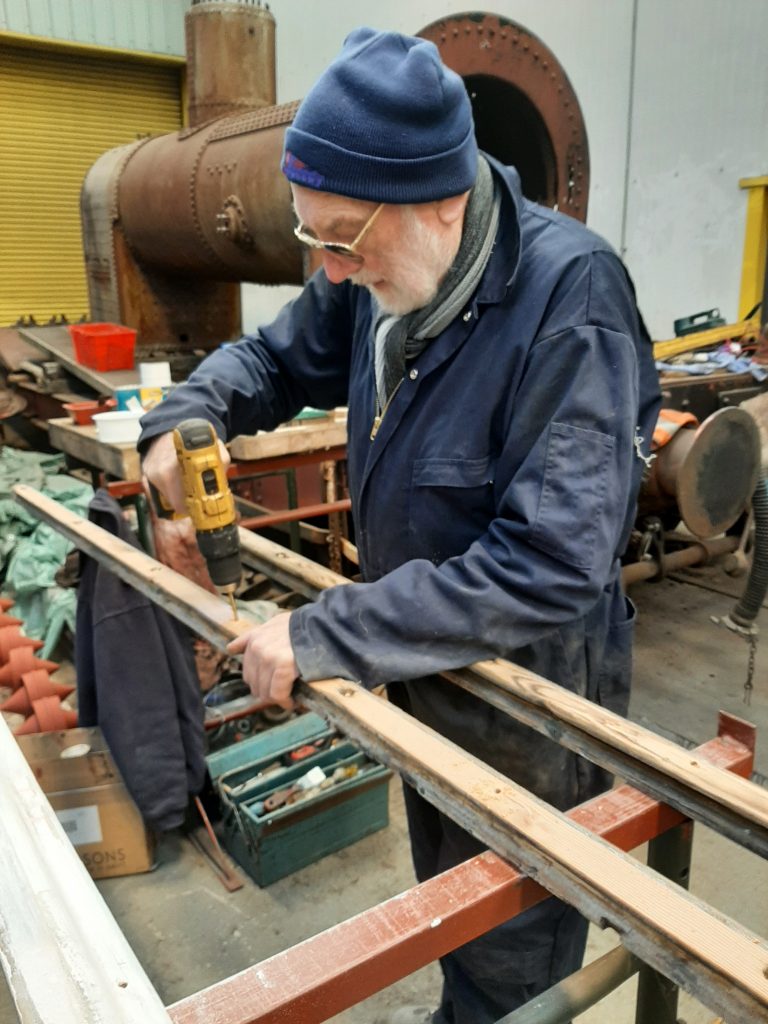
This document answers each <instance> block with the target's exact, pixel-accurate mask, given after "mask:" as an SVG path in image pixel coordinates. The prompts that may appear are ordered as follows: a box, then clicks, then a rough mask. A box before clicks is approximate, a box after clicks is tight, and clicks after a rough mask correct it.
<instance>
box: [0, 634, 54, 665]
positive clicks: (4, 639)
mask: <svg viewBox="0 0 768 1024" xmlns="http://www.w3.org/2000/svg"><path fill="white" fill-rule="evenodd" d="M43 646H44V645H43V641H42V640H33V639H32V637H31V636H24V634H23V633H22V632H21V630H20V629H19V627H18V626H2V627H0V662H2V664H3V665H5V664H6V663H7V661H8V655H9V654H10V653H11V651H12V650H13V648H14V647H31V648H32V650H33V651H39V650H40V648H41V647H43Z"/></svg>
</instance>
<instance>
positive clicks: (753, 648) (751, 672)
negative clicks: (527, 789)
mask: <svg viewBox="0 0 768 1024" xmlns="http://www.w3.org/2000/svg"><path fill="white" fill-rule="evenodd" d="M747 643H748V644H749V662H748V664H747V681H746V682H745V683H744V703H745V704H746V705H747V706H749V703H750V701H751V699H752V689H753V686H752V680H753V679H754V676H755V658H756V657H757V633H756V632H755V633H750V634H749V636H748V637H747Z"/></svg>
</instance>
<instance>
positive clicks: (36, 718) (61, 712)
mask: <svg viewBox="0 0 768 1024" xmlns="http://www.w3.org/2000/svg"><path fill="white" fill-rule="evenodd" d="M32 708H33V714H31V715H30V716H29V718H27V719H26V721H24V722H22V723H21V725H20V726H19V727H18V729H14V732H13V735H14V736H28V735H29V734H30V733H33V732H59V731H60V730H61V729H73V728H74V727H75V726H76V725H77V715H76V713H75V712H74V711H67V709H66V708H63V707H62V706H61V701H60V700H59V698H58V697H42V698H41V699H40V700H36V701H34V703H33V704H32Z"/></svg>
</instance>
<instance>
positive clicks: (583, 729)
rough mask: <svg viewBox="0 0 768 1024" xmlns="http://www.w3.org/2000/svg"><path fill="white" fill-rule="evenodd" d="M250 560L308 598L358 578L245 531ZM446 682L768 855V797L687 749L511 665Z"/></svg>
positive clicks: (478, 669) (477, 668)
mask: <svg viewBox="0 0 768 1024" xmlns="http://www.w3.org/2000/svg"><path fill="white" fill-rule="evenodd" d="M240 543H241V548H242V550H243V552H244V553H245V557H247V558H248V559H249V560H250V561H251V563H252V564H253V565H254V566H256V567H257V568H259V569H260V570H261V571H262V572H265V573H266V574H267V575H270V574H272V573H273V572H274V571H275V570H276V571H277V572H279V574H280V582H281V583H283V584H284V585H288V586H291V587H292V588H293V589H296V590H299V591H300V592H301V593H303V594H304V595H305V596H307V597H316V596H317V594H318V593H320V591H322V590H324V589H326V588H328V587H333V586H338V585H339V584H347V583H350V582H351V581H350V580H348V579H346V578H345V577H344V576H340V575H338V574H337V573H334V572H331V570H329V569H324V568H321V567H319V566H317V565H315V563H314V562H311V561H310V560H309V559H307V558H304V557H303V556H302V555H297V554H295V553H293V552H287V551H286V550H285V548H282V547H281V546H280V545H279V544H274V543H273V542H272V541H269V540H266V539H265V538H264V537H259V536H254V535H253V534H248V533H246V532H245V531H243V532H242V533H241V535H240ZM444 676H445V678H446V679H449V680H450V681H451V682H453V683H455V684H456V685H459V686H462V687H463V688H464V689H466V690H469V691H470V692H472V693H475V694H476V695H477V696H479V697H482V698H483V699H484V700H487V701H489V702H490V703H492V704H494V705H495V706H497V707H499V708H501V710H503V711H505V712H507V713H508V714H510V715H513V716H514V717H515V718H516V719H518V720H519V721H522V722H524V723H525V724H526V725H529V726H530V727H531V728H533V729H536V730H537V731H538V732H540V733H542V734H543V735H545V736H550V737H551V738H554V739H556V740H557V742H559V743H562V745H563V746H565V747H567V748H568V749H570V750H574V751H575V752H576V753H579V754H582V755H583V756H585V757H587V758H588V759H589V760H591V761H594V762H595V763H596V764H599V765H601V766H602V767H604V768H606V769H607V770H608V771H611V772H616V773H618V774H621V775H622V776H623V777H624V778H626V779H627V781H629V782H631V783H632V784H633V785H634V786H637V787H639V788H641V789H643V790H645V791H646V792H648V793H650V794H651V795H652V796H654V797H655V798H656V799H659V800H664V801H666V802H668V803H671V804H672V805H673V806H675V807H677V808H679V809H680V810H682V811H683V813H685V814H687V815H690V816H691V817H693V818H695V819H696V820H697V821H702V822H703V823H705V824H707V825H708V826H709V827H711V828H714V829H716V830H717V831H719V832H721V833H723V834H724V835H726V836H727V837H728V838H730V839H733V840H734V842H737V843H740V844H741V845H742V846H745V847H746V848H748V849H750V850H752V851H754V852H755V853H759V854H760V855H761V856H764V857H768V793H766V791H765V790H764V789H763V788H762V787H760V786H757V785H756V784H755V783H753V782H750V781H748V780H746V779H737V778H734V777H733V776H730V775H725V774H723V773H722V772H719V771H717V770H716V769H713V768H712V767H711V766H710V765H707V764H705V763H701V762H698V761H697V759H696V758H695V757H693V756H692V755H691V753H690V752H689V751H687V750H685V749H684V748H683V747H680V746H678V745H677V744H676V743H672V742H671V741H670V740H667V739H664V738H663V737H662V736H658V735H656V734H655V733H653V732H651V731H650V730H649V729H644V728H643V727H642V726H639V725H636V724H635V723H633V722H629V721H627V719H625V718H622V717H621V716H620V715H616V714H614V713H613V712H611V711H607V710H606V709H604V708H601V707H600V706H599V705H597V704H594V703H592V702H590V701H586V700H585V699H584V698H583V697H579V696H577V695H576V694H574V693H569V692H568V691H567V690H565V689H563V687H561V686H557V685H556V684H555V683H551V682H549V681H548V680H546V679H542V677H541V676H537V675H535V674H534V673H533V672H529V671H527V670H526V669H523V668H520V667H519V666H517V665H513V664H512V663H511V662H508V661H502V660H501V659H498V660H496V661H485V662H477V663H476V664H474V665H472V666H470V667H469V668H468V669H463V670H462V671H460V672H447V673H444Z"/></svg>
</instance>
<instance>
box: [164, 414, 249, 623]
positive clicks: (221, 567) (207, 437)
mask: <svg viewBox="0 0 768 1024" xmlns="http://www.w3.org/2000/svg"><path fill="white" fill-rule="evenodd" d="M173 441H174V444H175V445H176V455H177V456H178V459H179V469H180V470H181V478H182V481H183V484H184V498H185V502H186V506H187V512H188V514H189V515H190V516H191V518H192V522H193V523H194V527H195V530H196V532H197V544H198V547H199V548H200V553H201V554H202V556H203V558H204V559H205V561H206V563H207V565H208V572H209V573H210V576H211V579H212V581H213V584H214V586H215V587H216V589H217V590H218V591H219V593H220V594H224V595H226V597H227V598H228V600H229V603H230V605H231V606H232V615H233V617H234V618H235V619H236V618H237V605H236V604H235V590H236V589H237V585H238V584H239V582H240V576H241V574H242V566H241V563H240V540H239V537H238V532H237V523H236V514H235V502H234V499H233V498H232V492H231V491H230V489H229V484H228V482H227V475H226V473H225V472H224V466H223V465H222V463H221V458H220V456H219V446H218V442H217V438H216V431H215V430H214V429H213V427H212V426H211V424H210V423H208V422H207V421H206V420H201V419H189V420H183V421H182V422H181V423H179V425H178V426H177V427H176V429H175V430H174V432H173Z"/></svg>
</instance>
